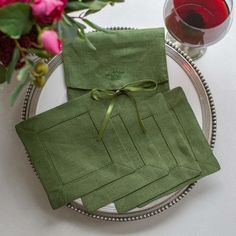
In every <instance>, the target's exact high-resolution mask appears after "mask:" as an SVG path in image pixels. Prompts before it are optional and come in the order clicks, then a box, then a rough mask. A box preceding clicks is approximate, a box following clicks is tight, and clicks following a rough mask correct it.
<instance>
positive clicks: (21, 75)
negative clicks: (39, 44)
mask: <svg viewBox="0 0 236 236" xmlns="http://www.w3.org/2000/svg"><path fill="white" fill-rule="evenodd" d="M30 69H31V65H30V64H29V63H26V64H25V65H24V66H23V67H22V68H21V69H20V70H19V72H18V74H17V77H16V78H17V80H19V81H22V80H25V78H26V77H27V75H28V74H29V70H30Z"/></svg>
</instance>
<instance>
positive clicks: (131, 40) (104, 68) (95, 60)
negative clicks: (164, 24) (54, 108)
mask: <svg viewBox="0 0 236 236" xmlns="http://www.w3.org/2000/svg"><path fill="white" fill-rule="evenodd" d="M88 38H89V40H90V41H91V42H92V43H93V45H94V46H95V47H96V51H95V50H91V49H90V48H89V47H88V46H87V44H86V42H85V41H84V40H81V39H79V38H78V39H76V40H75V41H73V42H72V43H68V44H64V45H63V59H64V71H65V81H66V86H67V89H68V97H69V98H70V99H72V98H75V97H78V96H79V95H81V94H83V93H84V92H86V91H87V90H91V89H94V88H98V89H117V88H120V87H122V86H123V85H124V84H128V83H131V82H134V81H138V80H150V79H151V80H155V81H156V82H157V83H158V91H166V90H168V89H169V84H168V75H167V66H166V54H165V35H164V29H163V28H159V29H142V30H116V31H111V33H104V32H93V33H88Z"/></svg>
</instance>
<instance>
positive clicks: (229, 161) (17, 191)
mask: <svg viewBox="0 0 236 236" xmlns="http://www.w3.org/2000/svg"><path fill="white" fill-rule="evenodd" d="M163 5H164V0H148V1H144V0H126V3H123V4H119V5H116V6H115V7H108V8H106V9H105V10H104V11H102V12H100V13H98V14H96V15H94V16H92V17H90V18H91V19H92V20H96V21H95V22H96V23H97V24H99V25H102V26H132V27H137V28H149V27H157V26H163V18H162V12H163ZM235 57H236V22H234V23H233V25H232V28H231V30H230V32H229V33H228V34H227V36H226V37H225V38H224V39H223V40H222V41H220V42H219V43H217V44H216V45H214V46H211V47H210V48H209V49H208V51H207V53H206V55H205V56H204V57H203V58H202V59H200V60H199V61H197V62H196V64H197V65H198V66H199V68H200V69H201V71H202V72H203V74H204V76H205V79H206V80H207V82H208V83H209V85H210V88H211V91H212V93H213V96H214V100H215V104H216V109H217V115H218V132H217V142H216V146H215V151H214V152H215V154H216V156H217V157H218V160H219V162H220V164H221V167H222V170H221V171H220V172H218V173H217V174H214V175H212V176H209V177H207V178H205V179H203V180H201V181H199V183H198V184H197V186H196V187H195V188H194V189H193V190H192V192H191V193H190V194H189V195H188V196H187V197H186V198H185V199H184V200H182V201H181V202H179V203H178V204H176V205H175V206H174V207H173V208H171V209H169V210H168V211H166V212H164V213H163V214H161V215H157V216H154V217H151V218H149V219H147V220H144V221H136V222H131V223H110V222H102V221H97V220H93V219H90V218H87V217H85V216H81V215H79V214H76V213H74V212H72V211H71V210H69V209H67V208H61V209H59V210H56V211H54V210H52V209H51V207H50V205H49V202H48V200H47V198H46V195H45V193H44V191H43V188H42V186H41V184H40V183H39V181H38V179H37V178H36V177H35V175H34V174H33V172H32V169H31V168H30V166H29V163H28V161H27V159H26V158H25V151H24V148H23V146H22V144H21V143H20V141H19V139H18V138H17V136H16V133H15V130H14V125H15V124H16V123H17V122H18V121H19V120H20V113H21V108H22V102H23V94H22V96H21V98H20V99H19V100H18V101H17V103H16V105H15V106H14V107H13V108H10V107H9V103H8V95H9V91H10V90H11V89H12V87H13V85H10V86H9V87H7V88H5V89H4V90H3V91H1V95H0V96H1V98H0V99H1V101H2V104H1V108H0V190H1V193H0V235H1V236H8V235H9V236H14V235H17V236H21V235H22V236H28V235H29V236H38V235H39V236H42V235H43V236H51V235H57V236H64V235H69V236H73V235H76V236H78V235H136V236H138V235H145V236H146V235H147V236H148V235H160V236H185V235H186V236H198V235H200V236H211V235H214V236H218V235H219V236H221V235H223V236H234V235H235V234H236V223H235V222H236V155H235V154H236V145H235V144H236V105H235V103H236V62H235ZM55 87H56V84H55Z"/></svg>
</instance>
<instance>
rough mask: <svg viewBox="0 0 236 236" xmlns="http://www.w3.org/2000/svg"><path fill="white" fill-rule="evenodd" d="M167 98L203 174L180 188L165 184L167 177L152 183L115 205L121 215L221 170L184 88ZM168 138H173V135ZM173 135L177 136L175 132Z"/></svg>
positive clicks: (170, 92)
mask: <svg viewBox="0 0 236 236" xmlns="http://www.w3.org/2000/svg"><path fill="white" fill-rule="evenodd" d="M164 97H165V100H166V102H167V103H168V106H169V109H170V112H171V113H172V118H173V119H174V120H175V123H176V124H177V125H178V130H179V132H181V133H182V135H183V137H184V139H185V142H187V143H188V145H189V147H190V148H191V151H192V154H193V156H194V159H195V161H196V162H197V163H198V164H199V166H200V168H201V173H200V175H198V176H196V177H195V178H193V179H191V180H187V181H185V182H182V183H180V184H178V185H171V184H169V182H167V181H166V180H167V179H168V178H166V177H165V178H162V179H161V180H158V181H156V182H153V183H151V184H149V185H147V186H145V187H143V188H142V189H139V190H138V191H136V192H134V193H132V194H129V195H127V196H125V197H123V198H121V199H119V200H118V201H116V202H115V205H116V208H117V211H118V212H120V213H122V212H123V213H124V212H127V211H129V210H131V209H133V208H135V207H137V206H140V207H143V206H145V205H147V204H148V203H150V202H151V201H153V200H155V199H158V198H160V197H163V196H165V195H167V194H170V193H173V192H174V191H177V190H179V189H181V188H183V187H185V186H187V185H188V184H190V183H192V182H193V181H195V180H198V179H200V178H202V177H204V176H206V175H209V174H212V173H214V172H216V171H218V170H219V169H220V166H219V163H218V162H217V160H216V158H215V157H214V155H213V153H212V151H211V149H210V147H209V144H208V142H207V140H206V138H205V136H204V134H203V132H202V130H201V128H200V126H199V124H198V122H197V119H196V118H195V115H194V113H193V111H192V109H191V106H190V105H189V103H188V101H187V98H186V96H185V94H184V92H183V90H182V89H181V88H176V89H173V90H171V91H168V92H166V93H165V94H164ZM169 135H170V136H171V133H170V134H169ZM172 135H174V133H173V132H172ZM155 136H156V132H155V131H153V136H152V138H154V139H155ZM159 151H161V149H159ZM160 153H161V152H160ZM151 196H152V197H151Z"/></svg>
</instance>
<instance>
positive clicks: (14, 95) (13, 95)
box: [10, 76, 33, 106]
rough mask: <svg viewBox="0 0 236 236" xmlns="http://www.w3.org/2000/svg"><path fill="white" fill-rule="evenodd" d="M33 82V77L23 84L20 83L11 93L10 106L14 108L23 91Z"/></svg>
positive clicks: (29, 77)
mask: <svg viewBox="0 0 236 236" xmlns="http://www.w3.org/2000/svg"><path fill="white" fill-rule="evenodd" d="M31 80H33V78H32V77H31V76H28V77H27V78H26V79H25V80H23V81H22V82H21V83H19V84H18V85H17V87H16V88H15V90H14V91H13V92H12V93H11V95H10V104H11V106H13V105H14V104H15V102H16V99H17V98H18V96H19V95H20V93H21V91H22V90H23V88H24V87H25V86H26V85H27V84H28V83H29V82H30V81H31Z"/></svg>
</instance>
